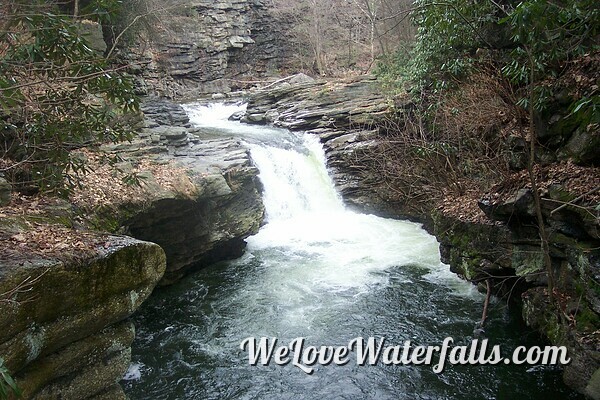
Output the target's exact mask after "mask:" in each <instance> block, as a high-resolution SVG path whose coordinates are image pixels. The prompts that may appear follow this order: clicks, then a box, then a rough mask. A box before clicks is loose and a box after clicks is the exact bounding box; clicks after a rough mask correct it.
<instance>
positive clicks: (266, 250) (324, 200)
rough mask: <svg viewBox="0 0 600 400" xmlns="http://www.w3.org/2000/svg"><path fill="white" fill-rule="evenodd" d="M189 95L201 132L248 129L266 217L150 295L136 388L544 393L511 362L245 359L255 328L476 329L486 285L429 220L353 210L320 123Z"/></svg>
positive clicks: (410, 335)
mask: <svg viewBox="0 0 600 400" xmlns="http://www.w3.org/2000/svg"><path fill="white" fill-rule="evenodd" d="M186 109H187V110H188V112H189V113H190V116H191V120H192V123H193V124H194V125H195V126H197V127H199V128H200V129H201V130H202V131H203V132H201V134H200V135H201V137H202V136H204V135H206V136H207V137H214V136H220V137H224V136H225V137H227V136H234V137H236V138H242V139H243V140H244V141H246V142H247V143H248V145H249V146H250V148H251V154H252V158H253V160H254V162H255V163H256V165H257V166H258V168H259V170H260V179H261V181H262V183H263V186H264V195H263V197H264V203H265V206H266V210H267V219H266V224H265V225H264V226H263V227H262V228H261V229H260V231H259V233H258V234H257V235H255V236H253V237H250V238H248V240H247V241H248V248H247V251H246V253H245V255H244V256H243V257H242V258H241V259H239V260H236V261H233V262H229V263H222V264H220V265H215V266H213V267H209V268H206V269H205V270H203V271H202V272H200V273H199V274H197V275H196V276H194V277H193V278H191V279H188V280H184V281H182V282H180V283H179V284H177V285H174V286H173V287H170V288H167V289H165V290H164V291H160V292H159V293H157V294H156V295H154V296H153V297H152V298H151V299H150V300H149V301H148V302H147V303H146V305H145V307H144V311H143V312H142V313H140V314H138V315H137V317H136V320H137V322H138V323H137V324H136V325H137V326H138V328H139V329H138V331H137V340H136V342H135V344H134V354H133V364H132V366H131V368H130V370H129V373H128V375H127V377H126V379H127V381H125V382H126V388H127V391H128V394H129V395H130V397H131V398H132V399H147V398H156V399H183V398H190V399H196V398H197V399H200V398H206V399H314V398H323V399H329V398H336V399H337V398H340V399H342V398H343V399H374V398H376V399H394V400H395V399H399V398H402V399H405V398H406V399H413V398H419V399H436V400H438V399H439V400H441V399H454V398H464V399H467V398H468V399H479V398H513V397H515V396H516V395H517V394H522V393H524V392H528V391H529V390H531V388H532V387H533V388H535V387H538V388H540V387H541V388H542V389H538V394H539V395H538V396H537V397H535V396H533V397H530V398H536V399H537V400H539V399H548V397H547V396H545V395H544V393H543V388H544V385H546V383H543V382H548V380H546V381H543V380H539V381H537V380H536V379H537V376H528V375H530V374H526V373H524V371H520V370H519V369H518V368H516V367H508V366H506V367H505V366H496V367H497V368H490V367H488V366H486V367H482V368H466V369H461V368H456V369H455V368H452V367H449V368H448V369H447V370H446V372H445V373H444V374H442V375H436V374H434V373H433V372H432V371H431V368H430V367H428V366H421V367H416V366H410V367H407V366H381V365H379V366H377V367H358V366H356V365H352V364H349V365H346V366H344V367H335V366H327V367H322V368H321V367H319V368H318V370H317V371H316V372H315V374H314V375H310V376H309V375H306V374H304V373H303V372H301V371H299V370H298V369H297V368H295V367H293V366H291V365H287V366H277V365H273V364H271V365H269V366H256V367H255V366H249V365H248V359H247V354H245V353H243V352H241V351H240V349H239V345H240V343H241V342H242V340H244V339H245V338H248V337H257V338H258V337H262V336H267V337H277V338H278V339H279V340H280V343H281V344H287V343H289V341H290V340H292V339H293V338H297V337H305V338H306V339H307V341H308V342H309V343H310V344H311V345H316V346H320V345H345V344H346V343H348V340H350V339H352V338H355V337H358V336H364V337H369V336H385V337H386V338H388V339H389V341H390V342H391V343H402V341H403V340H406V339H410V340H412V341H413V342H414V343H416V344H439V343H441V342H442V341H443V339H444V338H445V337H447V336H452V337H454V338H456V339H457V340H459V341H460V340H469V336H470V335H471V334H472V331H473V327H474V325H475V324H476V323H477V322H478V321H479V318H480V315H481V304H482V297H481V295H479V294H478V293H476V291H475V289H474V287H473V286H472V285H470V284H468V283H466V282H463V281H461V280H460V279H459V278H457V277H456V276H455V275H453V274H452V273H451V272H450V271H449V267H448V266H446V265H444V264H442V263H441V262H440V257H439V252H438V243H437V242H436V240H435V238H434V237H432V236H430V235H429V234H427V233H426V232H425V231H424V230H423V229H422V228H421V226H420V225H418V224H414V223H410V222H405V221H396V220H391V219H384V218H379V217H376V216H373V215H365V214H360V213H355V212H351V211H349V210H347V209H346V208H345V207H344V205H343V202H342V200H341V199H340V198H339V196H338V195H337V193H336V191H335V189H334V185H333V183H332V181H331V179H330V177H329V175H328V174H327V169H326V167H325V156H324V154H323V149H322V147H321V145H320V143H319V142H318V140H317V138H316V137H314V136H306V135H302V134H292V133H290V132H288V131H285V130H281V129H275V128H269V127H264V126H263V127H261V126H249V125H244V124H240V123H238V122H231V121H228V120H227V118H228V116H229V115H230V114H231V113H233V112H235V111H238V110H240V109H241V106H235V105H233V106H225V105H219V104H213V105H210V106H202V105H199V104H192V105H188V106H186ZM504 318H505V317H504V314H503V313H502V312H500V311H498V310H494V309H493V307H492V309H491V310H490V317H489V321H488V325H489V327H490V328H491V329H493V328H497V329H496V331H497V332H496V333H495V337H496V339H497V340H500V342H501V343H502V342H504V343H511V346H516V345H517V343H518V344H522V343H521V338H520V337H519V334H518V333H516V332H514V331H513V330H512V329H505V328H504V327H505V326H506V321H505V320H504ZM491 329H490V330H491ZM511 335H512V336H511ZM548 379H549V381H550V382H553V381H552V379H553V378H552V377H551V376H550V377H548ZM553 387H554V386H549V389H548V390H549V391H550V392H552V391H553V390H554V389H553ZM534 391H535V390H534ZM498 393H500V396H498ZM502 393H504V394H505V395H504V396H503V395H502Z"/></svg>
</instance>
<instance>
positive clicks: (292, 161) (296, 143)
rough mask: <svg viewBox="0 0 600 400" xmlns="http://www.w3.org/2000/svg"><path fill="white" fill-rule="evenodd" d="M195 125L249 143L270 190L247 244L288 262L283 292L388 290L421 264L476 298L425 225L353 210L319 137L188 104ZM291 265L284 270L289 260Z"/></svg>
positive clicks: (223, 108)
mask: <svg viewBox="0 0 600 400" xmlns="http://www.w3.org/2000/svg"><path fill="white" fill-rule="evenodd" d="M186 109H187V111H188V113H189V115H190V120H191V122H192V123H193V124H194V125H195V126H198V127H210V128H215V127H216V128H218V129H219V131H220V132H226V133H231V134H232V135H235V136H236V137H241V138H243V139H244V140H246V141H247V142H248V143H249V146H250V147H251V154H252V159H253V161H254V163H255V164H256V165H257V167H258V168H259V170H260V175H259V177H260V180H261V181H262V183H263V186H264V194H263V201H264V204H265V207H266V212H267V217H266V218H267V219H266V221H267V224H266V225H265V226H264V227H263V228H262V229H261V230H260V232H259V233H258V234H257V235H255V236H253V237H251V238H249V239H248V253H249V255H248V256H252V254H253V253H255V252H257V251H263V252H264V251H268V252H269V253H278V254H279V255H282V256H283V259H282V260H280V261H281V263H278V266H277V267H273V268H274V269H276V268H279V269H280V270H281V271H284V273H282V274H277V273H276V271H271V272H272V273H273V274H275V275H278V276H277V278H276V279H279V281H278V282H270V283H266V284H265V285H268V284H275V285H277V286H282V287H286V286H293V287H294V290H295V289H297V284H298V283H299V282H301V283H302V284H303V285H306V286H305V289H306V290H307V291H309V292H312V291H314V290H317V289H327V290H344V289H347V288H350V287H353V288H357V289H360V290H364V289H365V288H366V287H368V286H370V285H373V284H376V283H382V282H383V281H384V280H385V279H386V276H385V274H378V273H377V272H381V271H385V270H387V269H389V268H391V267H398V266H403V265H407V264H410V265H418V266H420V267H423V268H427V269H428V270H429V274H428V277H429V278H430V279H431V280H432V281H435V282H436V283H440V284H446V285H451V286H452V287H453V288H454V289H456V294H463V295H469V296H477V294H476V291H475V290H474V288H473V286H472V285H470V284H468V283H466V282H464V281H462V280H460V279H459V278H458V277H456V276H455V275H454V274H452V273H450V272H449V267H448V266H446V265H444V264H442V263H441V262H440V257H439V251H438V243H437V241H436V240H435V238H434V237H433V236H431V235H429V234H428V233H427V232H425V231H424V230H423V229H422V228H421V226H420V225H418V224H415V223H411V222H407V221H397V220H392V219H385V218H380V217H376V216H374V215H365V214H360V213H356V212H352V211H349V210H347V209H346V208H345V207H344V205H343V202H342V199H341V198H340V197H339V195H338V194H337V192H336V190H335V188H334V184H333V182H332V180H331V178H330V176H329V175H328V172H327V169H326V159H325V154H324V151H323V148H322V146H321V144H320V143H319V140H318V138H317V137H316V136H313V135H303V134H298V135H297V134H293V133H290V132H288V131H286V130H282V129H277V128H271V127H264V126H253V125H246V124H240V123H239V122H233V121H229V120H228V117H229V116H230V115H231V114H233V113H235V112H237V111H241V110H244V106H243V105H239V104H231V105H225V104H218V103H213V104H209V105H205V106H200V105H199V104H191V105H187V106H186ZM286 258H287V259H288V260H289V262H288V264H289V265H284V266H282V265H281V264H283V263H285V261H286V260H285V259H286Z"/></svg>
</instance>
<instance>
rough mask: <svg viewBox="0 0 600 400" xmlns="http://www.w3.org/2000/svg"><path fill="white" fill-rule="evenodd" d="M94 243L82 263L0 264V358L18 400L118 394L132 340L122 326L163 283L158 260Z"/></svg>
mask: <svg viewBox="0 0 600 400" xmlns="http://www.w3.org/2000/svg"><path fill="white" fill-rule="evenodd" d="M101 241H102V242H103V243H104V245H102V246H98V247H97V249H96V255H95V256H93V257H91V258H88V259H86V260H79V261H76V262H75V261H73V262H68V261H58V260H53V259H48V258H42V257H39V256H34V255H31V256H30V257H27V261H25V262H23V261H18V260H15V261H11V260H5V259H3V260H2V262H1V264H2V265H0V292H1V293H3V296H4V297H3V298H2V299H0V326H2V327H3V329H2V330H1V331H0V356H1V357H2V358H3V359H4V360H5V365H6V366H7V368H8V369H9V371H11V373H12V374H13V375H14V376H15V378H16V380H17V383H18V385H19V387H20V388H21V389H22V390H23V398H25V399H30V398H34V397H35V398H40V399H46V398H47V399H51V398H59V397H61V396H62V398H77V399H87V398H91V397H93V396H96V395H99V394H102V393H105V392H107V391H110V392H113V394H115V396H117V397H113V398H119V397H118V396H120V395H122V391H121V389H120V387H119V386H118V381H119V380H120V379H121V377H122V376H123V374H124V373H125V371H126V370H127V368H128V366H129V362H130V355H131V348H130V345H131V343H132V341H133V337H134V331H133V326H132V325H131V324H129V323H126V322H122V321H123V320H124V319H126V318H127V317H129V316H130V315H131V314H132V313H133V312H134V311H135V310H136V309H137V308H138V307H139V306H140V305H141V303H142V302H143V301H144V300H145V299H146V298H147V297H148V296H149V295H150V293H151V292H152V290H153V289H154V287H155V285H156V284H157V282H158V281H159V280H160V278H161V277H162V275H163V273H164V271H165V254H164V252H163V250H162V249H161V248H160V247H159V246H158V245H156V244H153V243H148V242H142V241H138V240H135V239H131V238H126V237H117V236H110V237H105V238H102V240H101ZM15 289H16V290H15Z"/></svg>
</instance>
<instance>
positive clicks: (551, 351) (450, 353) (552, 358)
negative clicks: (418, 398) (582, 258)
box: [240, 337, 571, 374]
mask: <svg viewBox="0 0 600 400" xmlns="http://www.w3.org/2000/svg"><path fill="white" fill-rule="evenodd" d="M240 349H241V350H242V351H244V352H247V353H248V362H249V363H250V365H253V366H256V365H259V364H260V365H269V364H270V363H271V362H274V363H275V364H277V365H287V364H290V363H291V364H292V365H293V366H295V367H298V368H300V369H301V370H302V371H304V372H306V373H307V374H312V373H313V372H314V369H315V366H317V365H322V366H327V365H337V366H342V365H346V364H348V363H350V362H355V363H356V364H357V365H360V366H365V365H377V364H380V363H381V364H385V365H432V366H433V372H435V373H436V374H439V373H442V372H443V371H444V368H445V366H446V364H447V363H449V364H451V365H459V364H460V365H496V364H500V363H505V364H529V365H538V364H541V365H566V364H568V363H569V362H571V359H570V358H569V357H568V354H567V349H566V347H564V346H546V347H538V346H533V347H529V348H527V347H525V346H519V347H517V348H516V349H515V350H514V351H513V352H512V354H511V356H510V357H503V356H502V352H501V348H500V346H499V345H494V346H488V339H482V340H479V339H474V340H472V341H471V343H470V344H467V345H456V346H454V339H453V338H451V337H447V338H445V339H444V341H443V342H442V343H441V345H439V346H415V345H413V343H412V342H411V341H410V340H407V341H405V342H404V343H403V344H401V345H394V344H388V343H387V341H386V338H385V337H381V338H374V337H369V338H363V337H357V338H354V339H352V340H350V341H349V342H348V344H347V345H345V346H312V345H307V343H306V339H305V338H302V337H299V338H296V339H294V340H292V341H291V342H289V343H287V344H281V343H280V341H279V340H278V339H277V338H275V337H273V338H268V337H261V338H259V339H257V338H255V337H249V338H246V339H244V340H243V341H242V343H241V344H240Z"/></svg>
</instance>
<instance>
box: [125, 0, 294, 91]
mask: <svg viewBox="0 0 600 400" xmlns="http://www.w3.org/2000/svg"><path fill="white" fill-rule="evenodd" d="M183 3H184V4H183V6H184V7H185V8H181V9H177V10H176V11H174V13H175V14H177V16H176V17H175V18H176V19H175V18H174V20H173V21H169V17H168V16H167V17H166V18H167V20H166V21H165V23H166V25H168V26H170V27H171V28H170V31H169V32H168V33H165V34H163V35H161V36H160V37H159V38H158V39H155V40H154V43H153V44H152V47H153V48H154V49H153V50H148V52H147V54H146V55H145V56H143V57H142V56H140V55H137V56H134V58H136V59H140V57H141V58H144V57H145V60H142V61H146V62H147V65H146V67H145V68H143V69H142V70H141V71H138V72H140V73H142V75H143V76H144V77H145V78H146V81H147V82H148V83H149V85H150V87H149V88H148V89H150V91H151V92H154V93H158V94H161V95H163V96H167V97H187V98H191V97H197V96H198V95H200V94H206V93H224V92H225V93H226V92H229V91H230V90H231V88H232V87H234V88H235V87H237V86H239V85H238V83H236V82H235V80H239V79H242V77H259V76H264V75H267V74H269V73H272V72H274V71H276V70H277V69H278V68H279V67H280V66H281V65H282V64H283V63H284V60H285V55H286V45H285V40H284V35H282V34H281V29H280V26H281V25H280V22H278V21H277V20H276V18H275V17H274V16H273V15H272V14H271V8H272V3H271V1H270V0H188V1H186V2H183ZM138 61H139V60H138ZM184 87H185V88H186V89H183V88H184ZM190 91H192V92H190Z"/></svg>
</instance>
